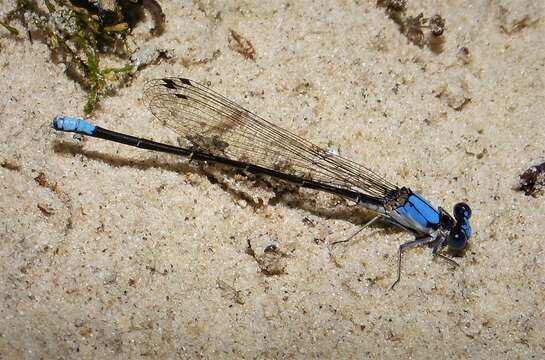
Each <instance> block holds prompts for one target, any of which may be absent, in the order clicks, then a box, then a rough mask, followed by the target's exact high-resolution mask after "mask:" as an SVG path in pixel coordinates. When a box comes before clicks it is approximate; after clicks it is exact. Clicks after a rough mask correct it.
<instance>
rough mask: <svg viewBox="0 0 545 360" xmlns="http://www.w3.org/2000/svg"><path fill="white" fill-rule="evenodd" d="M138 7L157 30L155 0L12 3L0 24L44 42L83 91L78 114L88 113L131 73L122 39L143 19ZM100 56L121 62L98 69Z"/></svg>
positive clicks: (158, 14) (161, 18) (159, 24)
mask: <svg viewBox="0 0 545 360" xmlns="http://www.w3.org/2000/svg"><path fill="white" fill-rule="evenodd" d="M144 8H145V9H147V10H148V11H149V12H150V13H151V14H152V17H153V20H154V26H155V27H154V29H152V32H157V31H161V29H162V27H163V23H164V14H163V12H162V10H161V7H160V5H159V4H158V3H157V1H156V0H143V1H140V2H138V1H135V0H70V1H69V0H44V1H43V2H38V1H36V0H17V1H16V6H15V9H14V10H12V11H10V12H8V13H7V15H6V16H5V17H4V19H2V25H3V26H4V27H5V28H6V29H8V30H9V29H10V28H12V25H11V23H12V22H13V21H15V20H18V21H19V22H20V23H21V24H22V25H23V26H24V27H25V28H27V29H28V31H29V36H30V35H31V34H32V33H36V34H37V35H38V38H39V39H40V40H41V41H43V42H45V43H47V45H48V46H49V48H50V50H51V56H52V58H53V59H54V60H55V61H60V62H64V63H65V64H67V73H68V75H69V76H70V77H71V78H73V79H74V80H75V81H77V82H78V83H80V84H81V85H82V87H83V88H84V89H86V90H87V92H88V97H87V102H86V104H85V107H84V113H85V115H88V114H90V113H91V112H92V111H93V110H94V109H95V107H96V104H97V101H98V98H99V96H100V95H103V94H105V93H107V92H108V90H109V89H108V87H109V86H110V85H111V83H114V82H116V81H120V80H126V79H127V75H129V74H130V73H131V71H133V68H134V65H133V64H131V63H130V62H129V61H127V60H128V59H129V57H130V55H131V54H132V52H133V51H132V49H131V48H130V46H129V44H128V37H129V35H130V33H131V30H132V28H133V27H134V26H135V25H136V23H137V22H139V21H140V20H141V19H142V18H143V16H142V15H143V14H142V13H143V9H144ZM13 29H14V30H16V29H15V28H13ZM10 32H12V33H13V31H12V30H10ZM34 37H36V36H34ZM105 54H108V55H113V57H114V58H116V59H117V60H118V61H119V62H121V63H122V64H121V65H119V66H111V67H110V66H103V65H101V56H102V55H105ZM123 63H124V64H123Z"/></svg>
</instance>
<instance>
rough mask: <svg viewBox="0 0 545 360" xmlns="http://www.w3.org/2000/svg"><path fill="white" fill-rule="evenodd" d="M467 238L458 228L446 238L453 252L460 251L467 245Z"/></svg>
mask: <svg viewBox="0 0 545 360" xmlns="http://www.w3.org/2000/svg"><path fill="white" fill-rule="evenodd" d="M467 243H468V238H467V235H466V233H465V232H464V231H463V230H462V229H460V228H456V229H454V230H453V232H452V233H451V234H450V236H449V239H448V244H447V245H448V248H449V250H451V251H452V252H454V253H455V254H457V253H461V252H462V251H463V250H464V249H465V248H466V246H467Z"/></svg>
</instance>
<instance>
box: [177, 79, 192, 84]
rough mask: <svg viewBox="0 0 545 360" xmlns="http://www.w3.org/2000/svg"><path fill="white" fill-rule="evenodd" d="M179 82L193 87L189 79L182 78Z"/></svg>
mask: <svg viewBox="0 0 545 360" xmlns="http://www.w3.org/2000/svg"><path fill="white" fill-rule="evenodd" d="M179 80H180V81H181V82H182V84H184V85H192V84H191V81H189V79H184V78H180V79H179Z"/></svg>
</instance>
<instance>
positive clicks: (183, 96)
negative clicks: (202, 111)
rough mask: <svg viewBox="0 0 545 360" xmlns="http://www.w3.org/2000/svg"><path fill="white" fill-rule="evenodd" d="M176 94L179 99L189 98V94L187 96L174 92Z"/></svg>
mask: <svg viewBox="0 0 545 360" xmlns="http://www.w3.org/2000/svg"><path fill="white" fill-rule="evenodd" d="M174 96H176V97H177V98H178V99H184V100H187V96H185V95H184V94H174Z"/></svg>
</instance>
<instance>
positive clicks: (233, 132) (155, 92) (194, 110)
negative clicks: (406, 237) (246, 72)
mask: <svg viewBox="0 0 545 360" xmlns="http://www.w3.org/2000/svg"><path fill="white" fill-rule="evenodd" d="M144 100H145V102H146V105H147V106H148V108H149V109H150V111H151V112H152V113H153V115H155V117H156V118H157V119H159V120H160V121H161V122H162V123H163V124H164V125H166V126H168V127H170V128H171V129H173V130H174V131H175V132H176V133H177V134H179V135H180V137H181V138H182V139H184V140H185V141H186V142H187V144H188V146H189V147H193V148H195V149H196V150H197V149H198V150H200V151H205V152H209V153H211V154H213V155H216V156H223V157H226V158H229V159H232V160H237V161H241V162H245V163H251V164H254V165H258V166H262V167H265V168H269V169H273V170H276V171H279V172H283V173H287V174H290V175H295V176H298V177H301V178H303V179H308V180H314V181H317V182H320V183H323V184H328V185H331V186H334V187H338V188H341V189H346V190H350V191H356V192H360V193H363V194H365V195H368V196H372V197H377V198H380V197H383V196H384V195H386V194H387V193H389V192H390V191H392V190H396V189H397V186H395V185H393V184H391V183H389V182H388V181H386V180H385V179H383V178H382V177H380V176H379V175H377V174H376V173H374V172H373V171H371V170H369V169H368V168H366V167H364V166H362V165H359V164H357V163H354V162H352V161H350V160H347V159H345V158H342V157H340V156H337V155H333V154H331V153H329V152H327V151H326V150H324V149H321V148H320V147H318V146H316V145H314V144H312V143H311V142H309V141H307V140H305V139H303V138H301V137H299V136H297V135H294V134H292V133H290V132H289V131H287V130H284V129H282V128H280V127H278V126H276V125H274V124H272V123H270V122H268V121H266V120H264V119H263V118H261V117H259V116H258V115H255V114H253V113H252V112H250V111H248V110H246V109H244V108H243V107H241V106H240V105H237V104H236V103H234V102H232V101H230V100H228V99H226V98H225V97H223V96H221V95H219V94H218V93H216V92H214V91H213V90H211V89H209V88H207V87H205V86H203V85H201V84H199V83H197V82H194V81H192V80H188V79H183V78H165V79H157V80H151V81H149V82H148V83H147V84H146V86H145V89H144Z"/></svg>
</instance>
